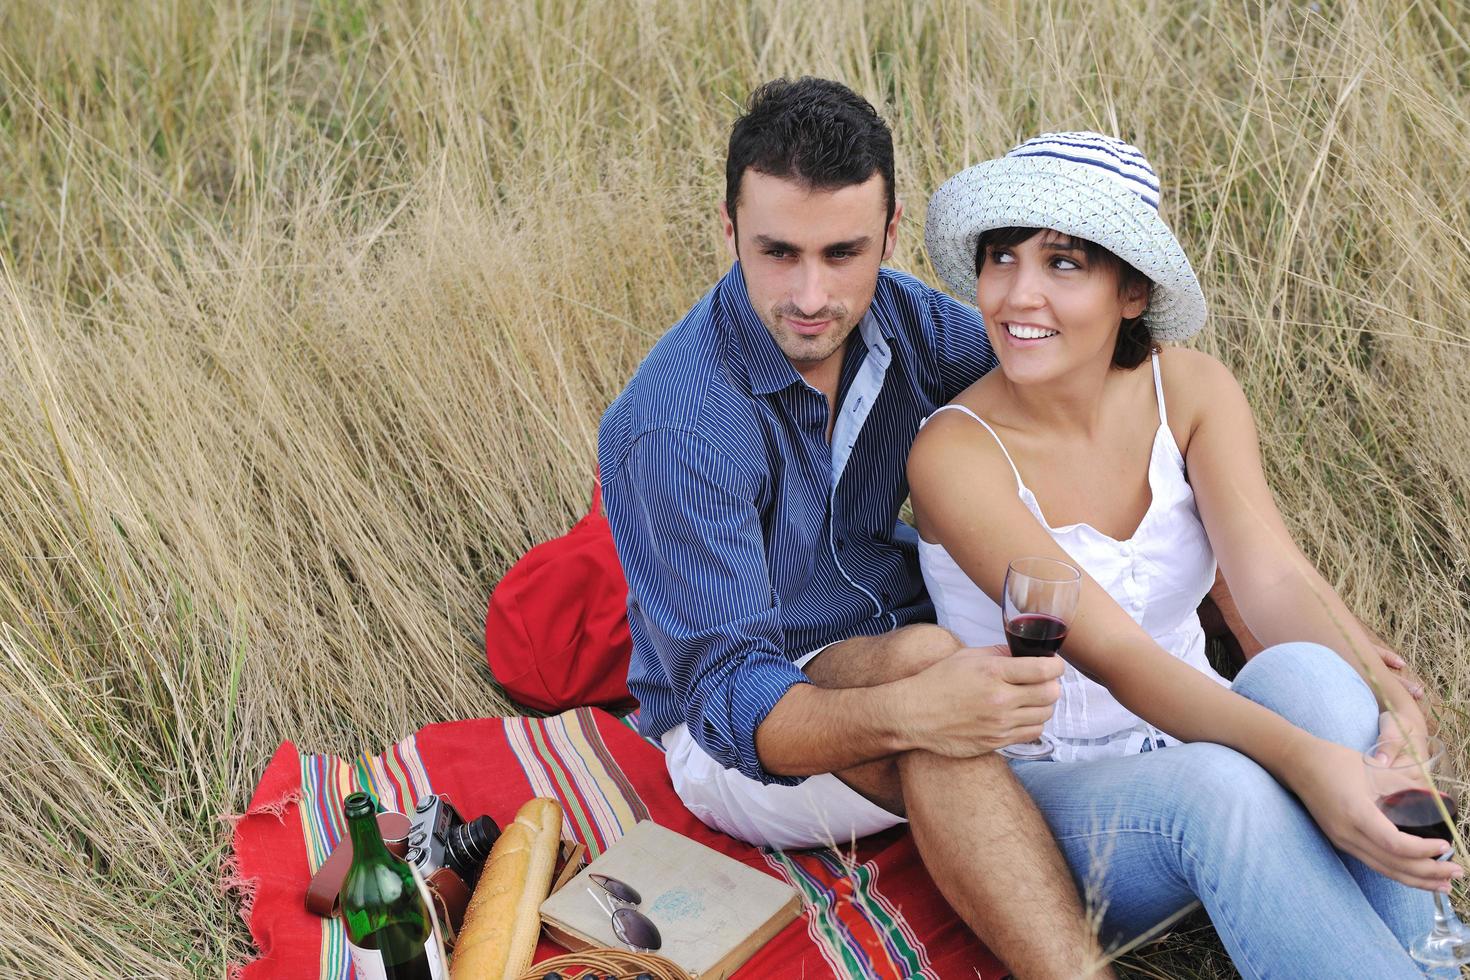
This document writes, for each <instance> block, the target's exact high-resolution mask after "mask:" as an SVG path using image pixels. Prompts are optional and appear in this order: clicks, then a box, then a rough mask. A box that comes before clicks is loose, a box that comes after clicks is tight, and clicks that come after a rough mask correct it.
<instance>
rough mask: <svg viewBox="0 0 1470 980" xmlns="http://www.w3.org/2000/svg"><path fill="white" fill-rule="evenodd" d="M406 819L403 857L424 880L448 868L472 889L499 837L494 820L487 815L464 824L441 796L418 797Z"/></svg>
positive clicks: (430, 879) (432, 878) (431, 879)
mask: <svg viewBox="0 0 1470 980" xmlns="http://www.w3.org/2000/svg"><path fill="white" fill-rule="evenodd" d="M409 821H410V826H409V830H408V840H407V842H406V843H407V845H408V851H407V853H406V854H405V855H404V859H405V860H406V861H408V862H409V863H410V864H412V865H414V866H416V867H417V868H418V869H419V874H421V875H423V876H424V879H425V880H426V881H433V880H435V874H436V872H438V871H439V869H441V868H448V869H449V870H450V871H453V872H454V873H455V874H456V875H457V876H458V877H459V879H460V880H461V881H463V882H464V884H465V888H466V889H467V890H469V891H474V888H475V882H476V881H478V880H479V877H480V869H481V868H482V867H483V866H484V864H485V856H486V855H487V854H489V853H490V848H491V847H492V846H493V845H494V844H495V841H496V840H497V839H498V838H499V837H500V828H499V827H498V826H496V823H495V821H494V820H492V819H490V818H489V817H488V816H486V817H476V818H475V819H474V820H471V821H469V822H468V823H466V822H465V820H464V818H463V817H461V816H460V815H459V811H457V810H455V809H454V807H453V806H451V805H450V803H449V800H448V799H447V798H445V797H443V796H428V797H425V798H424V799H422V800H420V801H419V804H418V806H417V807H416V808H415V809H414V812H413V813H412V814H411V815H410V816H409Z"/></svg>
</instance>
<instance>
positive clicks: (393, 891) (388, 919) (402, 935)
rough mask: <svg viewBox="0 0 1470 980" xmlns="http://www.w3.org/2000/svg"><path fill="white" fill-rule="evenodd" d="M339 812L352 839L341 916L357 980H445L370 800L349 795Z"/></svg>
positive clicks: (408, 874)
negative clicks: (350, 859)
mask: <svg viewBox="0 0 1470 980" xmlns="http://www.w3.org/2000/svg"><path fill="white" fill-rule="evenodd" d="M342 810H343V812H344V813H345V814H346V815H347V831H348V833H349V834H351V835H352V867H351V868H349V869H348V871H347V880H346V881H344V882H343V883H342V892H341V905H342V918H343V920H344V921H345V922H346V923H347V947H348V950H349V951H350V952H351V953H352V965H353V967H354V968H355V969H356V972H357V980H447V978H448V977H449V971H448V970H447V969H445V968H444V961H443V959H442V958H441V957H440V955H439V942H438V940H437V939H435V938H434V926H433V920H432V919H431V918H430V917H429V910H428V909H427V908H425V906H424V900H423V899H422V898H421V897H420V896H419V890H418V885H417V884H416V883H415V882H414V880H413V871H412V870H411V869H410V868H409V866H408V865H407V864H406V863H405V862H403V861H401V860H399V859H398V858H396V857H394V856H393V854H392V853H390V852H389V850H388V848H387V846H386V845H384V844H383V835H382V834H381V833H380V832H379V831H378V820H377V815H376V813H375V811H374V807H373V801H372V798H371V797H369V796H368V795H367V794H366V793H353V794H352V795H351V796H349V797H347V800H346V802H344V803H343V805H342Z"/></svg>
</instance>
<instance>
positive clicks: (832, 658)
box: [806, 626, 1113, 978]
mask: <svg viewBox="0 0 1470 980" xmlns="http://www.w3.org/2000/svg"><path fill="white" fill-rule="evenodd" d="M958 648H959V644H958V642H957V641H956V640H955V639H954V637H953V636H951V635H950V634H949V633H948V632H947V631H945V630H942V629H940V628H939V627H937V626H911V627H908V628H906V629H902V630H898V631H896V632H894V633H889V634H885V635H883V636H876V637H856V638H853V639H851V640H845V641H843V642H842V643H838V644H834V645H833V646H831V647H828V648H827V649H826V650H824V651H823V652H822V653H821V654H820V655H818V656H817V658H816V659H814V660H813V661H811V662H810V663H809V664H807V666H806V673H807V676H809V677H811V679H812V680H813V681H814V682H815V683H816V684H817V685H818V686H821V687H873V686H876V685H879V684H885V683H888V682H891V681H895V680H899V679H901V678H903V677H906V676H911V675H912V674H916V673H918V672H919V671H921V670H923V669H925V668H926V667H928V666H930V665H932V664H934V663H936V662H938V661H939V660H940V659H942V658H943V657H946V656H948V655H949V654H950V653H952V652H954V651H955V650H956V649H958ZM836 775H837V776H838V777H839V778H841V779H842V780H843V781H844V782H846V783H848V784H849V785H850V786H852V787H853V788H854V789H856V790H857V791H858V792H860V793H862V794H863V795H864V796H867V797H868V798H869V799H871V800H873V801H874V802H876V803H878V804H879V805H880V806H883V807H884V808H885V809H888V810H890V812H893V813H900V814H904V815H906V816H907V817H908V819H909V825H910V827H911V828H912V830H913V834H914V842H915V843H916V844H917V845H918V848H919V853H920V854H921V855H922V856H923V858H924V865H925V867H926V868H927V869H928V871H929V874H930V877H932V878H933V879H934V883H935V884H936V885H938V886H939V890H940V892H941V893H942V894H943V895H944V897H945V900H946V901H948V902H949V904H950V906H951V907H952V908H954V910H955V912H956V913H957V914H958V915H959V916H960V918H961V919H963V920H964V921H965V923H966V924H967V925H968V926H969V927H970V929H971V930H972V931H974V933H975V934H976V935H977V936H979V937H980V939H981V940H983V941H984V942H985V944H986V945H987V946H989V947H990V949H991V950H992V951H993V952H994V953H995V954H996V955H997V956H999V957H1000V958H1001V960H1003V961H1004V962H1005V964H1006V966H1007V967H1008V968H1009V969H1010V970H1011V971H1012V972H1013V973H1015V974H1016V976H1018V977H1021V978H1031V977H1065V978H1072V977H1082V976H1095V977H1111V976H1112V975H1113V974H1112V971H1111V969H1109V968H1108V967H1106V966H1099V964H1101V963H1102V952H1101V950H1100V948H1099V947H1098V943H1097V937H1096V935H1095V933H1094V930H1093V928H1092V926H1091V925H1090V924H1089V923H1088V921H1087V919H1086V917H1085V915H1084V914H1083V910H1082V903H1081V901H1080V900H1079V899H1078V897H1077V889H1076V886H1075V885H1074V884H1073V881H1072V876H1071V873H1070V872H1069V871H1068V869H1067V863H1066V861H1065V860H1064V859H1063V858H1062V854H1061V851H1059V850H1058V849H1057V846H1056V842H1055V841H1054V840H1053V839H1052V835H1051V831H1050V830H1049V829H1048V828H1047V825H1046V821H1045V819H1043V817H1042V816H1041V813H1040V812H1039V811H1038V810H1037V809H1036V805H1035V804H1034V803H1032V802H1031V797H1030V796H1028V795H1027V794H1026V791H1025V790H1024V789H1023V788H1022V787H1021V784H1020V783H1019V782H1017V780H1016V778H1015V777H1014V776H1013V775H1012V774H1011V771H1010V767H1009V766H1008V765H1007V764H1006V761H1005V759H1004V758H1002V757H1001V756H999V755H997V754H995V753H988V754H986V755H982V756H977V757H975V758H973V759H952V758H947V757H945V756H940V755H935V754H933V753H930V752H906V753H904V754H903V755H901V756H897V757H895V758H893V759H883V760H879V761H877V762H872V763H868V764H867V765H863V766H856V767H854V768H852V769H848V770H844V771H843V772H839V773H837V774H836ZM1038 923H1045V925H1038ZM1089 969H1091V971H1092V972H1091V973H1089Z"/></svg>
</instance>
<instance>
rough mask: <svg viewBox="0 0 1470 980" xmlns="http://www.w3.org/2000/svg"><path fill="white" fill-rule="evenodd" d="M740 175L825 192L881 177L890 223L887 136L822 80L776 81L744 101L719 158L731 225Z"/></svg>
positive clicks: (851, 96) (844, 90)
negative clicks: (792, 182)
mask: <svg viewBox="0 0 1470 980" xmlns="http://www.w3.org/2000/svg"><path fill="white" fill-rule="evenodd" d="M746 170H755V171H757V172H759V173H763V174H768V175H770V176H772V177H783V178H794V179H796V180H799V181H801V182H803V183H805V184H807V185H808V186H809V187H811V188H812V189H813V190H821V191H831V190H837V189H838V188H842V187H850V186H852V185H853V184H862V183H865V182H866V181H867V180H868V179H869V178H870V177H872V176H873V174H874V173H875V172H876V173H878V174H881V175H882V177H883V183H884V190H885V191H886V193H887V203H888V214H887V216H886V217H885V218H884V220H883V227H884V229H885V231H886V230H887V228H888V222H889V221H892V220H893V210H894V206H895V198H894V192H893V134H892V133H890V132H889V131H888V124H887V123H885V122H884V121H883V119H882V117H881V116H879V115H878V112H877V110H876V109H874V108H873V107H872V105H871V104H869V102H868V100H867V99H864V98H863V97H862V96H860V95H858V94H857V93H856V92H854V91H853V90H852V89H850V88H848V87H847V86H846V85H842V84H840V83H838V82H832V81H828V80H827V79H825V78H811V77H806V78H798V79H797V80H796V81H794V82H792V81H788V80H786V79H784V78H778V79H776V80H774V81H770V82H766V83H765V84H764V85H762V86H761V87H760V88H758V89H756V90H755V91H754V92H752V93H751V94H750V102H749V103H748V104H747V106H746V110H745V115H743V116H741V117H740V118H739V119H737V120H735V126H734V127H733V128H732V129H731V130H730V152H729V154H728V155H727V156H726V158H725V208H726V210H727V211H729V213H730V220H731V221H732V222H733V221H735V208H736V204H737V203H738V201H739V198H740V178H741V177H742V176H744V174H745V171H746Z"/></svg>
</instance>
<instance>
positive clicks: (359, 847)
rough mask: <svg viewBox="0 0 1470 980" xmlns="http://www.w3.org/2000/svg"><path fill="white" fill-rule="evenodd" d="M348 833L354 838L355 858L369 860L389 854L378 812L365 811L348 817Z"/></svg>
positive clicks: (353, 854)
mask: <svg viewBox="0 0 1470 980" xmlns="http://www.w3.org/2000/svg"><path fill="white" fill-rule="evenodd" d="M347 833H348V835H349V836H351V838H352V856H353V858H354V859H356V860H359V861H367V860H371V859H377V858H386V857H388V856H389V854H388V847H387V845H386V844H384V843H383V833H382V831H380V830H379V829H378V817H377V814H375V813H364V814H362V815H361V816H355V817H348V818H347Z"/></svg>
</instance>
